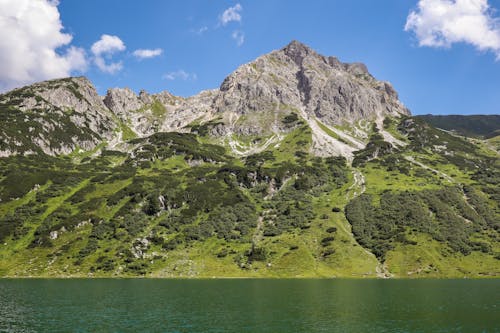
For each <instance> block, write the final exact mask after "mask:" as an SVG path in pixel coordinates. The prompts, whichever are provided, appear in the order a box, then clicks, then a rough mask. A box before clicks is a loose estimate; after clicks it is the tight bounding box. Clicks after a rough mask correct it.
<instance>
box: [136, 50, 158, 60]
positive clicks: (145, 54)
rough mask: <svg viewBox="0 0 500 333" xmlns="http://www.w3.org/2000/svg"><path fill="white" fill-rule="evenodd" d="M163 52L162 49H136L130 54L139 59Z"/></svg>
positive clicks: (155, 55)
mask: <svg viewBox="0 0 500 333" xmlns="http://www.w3.org/2000/svg"><path fill="white" fill-rule="evenodd" d="M162 53H163V50H162V49H138V50H135V51H134V52H133V53H132V54H133V55H134V56H135V57H137V58H139V59H146V58H154V57H158V56H159V55H161V54H162Z"/></svg>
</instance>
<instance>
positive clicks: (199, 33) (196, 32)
mask: <svg viewBox="0 0 500 333" xmlns="http://www.w3.org/2000/svg"><path fill="white" fill-rule="evenodd" d="M207 30H208V27H207V26H206V25H204V26H203V27H201V28H199V29H194V30H191V31H192V32H194V33H195V34H197V35H203V33H205V32H206V31H207Z"/></svg>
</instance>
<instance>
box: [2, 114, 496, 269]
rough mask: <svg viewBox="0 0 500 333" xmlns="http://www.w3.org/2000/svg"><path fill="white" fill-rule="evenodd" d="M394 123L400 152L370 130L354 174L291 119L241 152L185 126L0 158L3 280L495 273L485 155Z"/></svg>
mask: <svg viewBox="0 0 500 333" xmlns="http://www.w3.org/2000/svg"><path fill="white" fill-rule="evenodd" d="M294 121H296V120H294ZM398 122H399V125H398V126H395V125H394V124H392V123H391V124H390V122H387V124H388V126H389V125H391V126H392V127H391V131H398V133H397V134H398V135H399V136H401V137H405V139H406V140H407V141H408V142H409V144H408V145H407V146H405V147H399V148H394V147H393V148H390V145H389V146H388V144H387V143H384V142H383V140H381V138H380V137H379V136H378V135H374V136H373V137H372V139H371V140H372V145H369V146H368V148H367V150H364V151H361V152H359V153H357V154H356V163H355V165H356V167H355V168H354V167H352V166H350V165H349V164H348V163H347V161H346V160H345V159H344V158H338V157H337V158H335V157H330V158H319V157H314V156H312V155H310V154H309V150H310V146H311V142H312V141H311V140H312V139H311V131H310V129H309V128H308V127H307V126H305V125H304V124H303V123H302V122H299V121H298V122H297V123H296V124H292V125H291V127H290V130H289V132H288V134H287V135H286V136H285V137H284V138H283V139H282V140H281V142H280V144H274V145H269V146H268V147H267V149H265V150H264V151H262V152H259V153H256V154H253V155H249V156H245V157H241V156H240V157H236V156H234V155H231V154H230V152H229V151H228V150H226V149H225V148H224V147H223V146H219V145H216V144H210V143H207V142H212V141H213V140H211V139H210V138H208V137H203V135H204V134H206V133H205V132H206V131H203V130H201V129H200V128H197V130H196V132H197V133H198V134H191V133H189V134H188V133H184V134H182V133H157V134H154V135H152V136H150V137H148V138H144V139H132V140H130V141H129V142H128V144H129V151H128V152H127V153H124V152H118V151H107V150H104V151H103V152H102V153H101V154H100V155H99V156H94V157H92V156H87V155H85V156H82V157H81V158H79V157H78V156H76V155H77V154H76V153H75V154H73V155H72V156H71V158H70V157H57V158H54V157H48V156H45V155H43V154H39V155H29V156H25V157H22V156H13V157H6V158H0V170H1V175H2V178H1V179H0V199H1V201H0V221H1V222H0V244H1V245H0V275H1V276H75V277H76V276H81V277H86V276H149V277H214V276H217V277H376V276H394V277H422V276H424V277H431V276H432V277H462V276H470V277H480V276H498V275H499V274H500V243H499V227H500V211H499V207H498V203H499V202H500V200H499V199H500V193H499V188H498V184H499V181H500V169H499V165H498V163H499V162H498V155H497V153H496V152H494V151H493V150H488V146H486V145H481V146H479V145H475V144H474V143H470V142H467V141H464V140H462V139H460V138H457V137H454V136H452V135H449V134H447V133H445V132H442V131H439V130H437V129H435V128H433V127H431V126H428V125H426V124H425V122H422V121H421V120H418V119H413V118H408V119H402V120H398ZM200 135H201V136H200ZM234 139H235V140H241V142H246V141H248V140H247V139H246V138H234ZM253 140H255V139H253ZM373 147H378V149H376V151H377V154H374V151H375V150H374V148H373ZM381 147H382V148H384V147H385V148H387V149H385V148H384V149H380V148H381ZM375 155H376V156H375Z"/></svg>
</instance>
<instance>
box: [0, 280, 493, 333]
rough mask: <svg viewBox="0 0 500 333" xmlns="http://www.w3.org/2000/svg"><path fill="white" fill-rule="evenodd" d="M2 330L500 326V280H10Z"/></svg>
mask: <svg viewBox="0 0 500 333" xmlns="http://www.w3.org/2000/svg"><path fill="white" fill-rule="evenodd" d="M0 332H252V333H253V332H255V333H257V332H258V333H265V332H272V333H277V332H287V333H288V332H307V333H312V332H374V333H377V332H500V280H248V279H245V280H154V279H152V280H150V279H130V280H129V279H102V280H84V279H82V280H79V279H75V280H57V279H40V280H39V279H36V280H16V279H12V280H0Z"/></svg>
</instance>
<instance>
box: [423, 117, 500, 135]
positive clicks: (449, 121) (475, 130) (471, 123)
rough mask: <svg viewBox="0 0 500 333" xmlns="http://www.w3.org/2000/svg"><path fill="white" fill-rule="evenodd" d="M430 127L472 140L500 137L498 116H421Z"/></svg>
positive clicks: (499, 118) (499, 119)
mask: <svg viewBox="0 0 500 333" xmlns="http://www.w3.org/2000/svg"><path fill="white" fill-rule="evenodd" d="M417 117H418V118H421V119H423V120H424V121H425V122H427V123H429V124H430V125H432V126H434V127H437V128H441V129H443V130H446V131H452V132H454V133H456V134H459V135H463V136H468V137H473V138H486V139H488V138H493V137H495V136H498V135H500V115H468V116H462V115H447V116H441V115H439V116H437V115H430V114H429V115H422V116H417Z"/></svg>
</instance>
